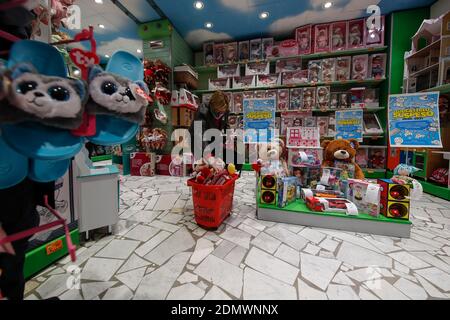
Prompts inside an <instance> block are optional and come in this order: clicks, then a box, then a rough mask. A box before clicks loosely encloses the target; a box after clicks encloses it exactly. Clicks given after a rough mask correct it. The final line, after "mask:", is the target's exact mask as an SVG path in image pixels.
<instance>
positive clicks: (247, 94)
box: [243, 91, 256, 100]
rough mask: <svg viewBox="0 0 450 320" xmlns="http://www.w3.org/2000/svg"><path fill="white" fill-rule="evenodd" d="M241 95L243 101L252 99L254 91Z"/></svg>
mask: <svg viewBox="0 0 450 320" xmlns="http://www.w3.org/2000/svg"><path fill="white" fill-rule="evenodd" d="M243 95H244V100H245V99H254V98H256V91H244V92H243Z"/></svg>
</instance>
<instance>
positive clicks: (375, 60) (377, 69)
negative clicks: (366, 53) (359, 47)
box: [369, 53, 386, 80]
mask: <svg viewBox="0 0 450 320" xmlns="http://www.w3.org/2000/svg"><path fill="white" fill-rule="evenodd" d="M385 77H386V54H385V53H378V54H372V55H370V57H369V78H371V79H378V80H379V79H383V78H385Z"/></svg>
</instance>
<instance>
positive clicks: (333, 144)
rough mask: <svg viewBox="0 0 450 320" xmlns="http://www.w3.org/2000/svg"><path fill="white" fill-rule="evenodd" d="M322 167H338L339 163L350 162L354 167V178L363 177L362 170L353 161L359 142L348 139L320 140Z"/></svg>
mask: <svg viewBox="0 0 450 320" xmlns="http://www.w3.org/2000/svg"><path fill="white" fill-rule="evenodd" d="M322 148H323V149H324V152H323V163H322V166H323V167H340V165H339V163H344V164H345V163H346V164H351V165H352V167H354V168H355V173H354V178H355V179H364V172H363V171H362V169H361V167H360V166H359V165H358V164H357V163H356V162H355V156H356V151H357V150H358V149H359V142H358V141H357V140H355V139H350V140H343V139H339V140H333V141H330V140H325V141H324V142H322Z"/></svg>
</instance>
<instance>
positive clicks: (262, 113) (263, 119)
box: [244, 98, 276, 143]
mask: <svg viewBox="0 0 450 320" xmlns="http://www.w3.org/2000/svg"><path fill="white" fill-rule="evenodd" d="M275 111H276V99H273V98H269V99H245V100H244V135H245V136H244V142H245V143H264V142H270V141H271V140H272V139H273V138H274V130H275Z"/></svg>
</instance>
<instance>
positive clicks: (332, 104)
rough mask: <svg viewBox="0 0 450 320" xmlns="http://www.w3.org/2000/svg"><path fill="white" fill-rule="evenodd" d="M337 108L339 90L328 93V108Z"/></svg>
mask: <svg viewBox="0 0 450 320" xmlns="http://www.w3.org/2000/svg"><path fill="white" fill-rule="evenodd" d="M337 108H339V92H331V93H330V110H335V109H337Z"/></svg>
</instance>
